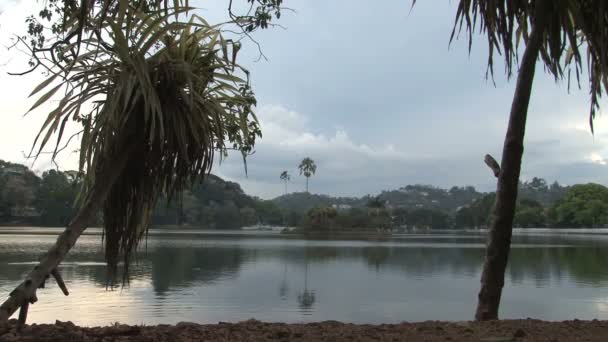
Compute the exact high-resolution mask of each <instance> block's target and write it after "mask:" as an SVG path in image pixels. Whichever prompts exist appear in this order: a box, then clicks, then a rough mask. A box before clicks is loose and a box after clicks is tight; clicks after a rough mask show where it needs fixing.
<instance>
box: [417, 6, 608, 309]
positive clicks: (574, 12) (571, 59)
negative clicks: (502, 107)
mask: <svg viewBox="0 0 608 342" xmlns="http://www.w3.org/2000/svg"><path fill="white" fill-rule="evenodd" d="M415 2H416V1H415V0H414V3H415ZM463 27H464V28H465V30H466V32H467V33H468V38H469V51H470V46H471V43H472V39H473V34H474V33H475V30H476V29H479V30H480V31H481V32H483V33H485V34H486V35H487V39H488V48H489V58H488V72H489V73H490V75H492V73H493V57H494V52H496V51H498V52H499V54H500V55H502V56H503V57H504V59H505V67H506V73H507V75H508V76H511V74H512V67H513V64H514V63H515V66H519V70H518V76H517V84H516V88H515V94H514V96H513V102H512V105H511V112H510V115H509V123H508V128H507V132H506V136H505V140H504V145H503V152H502V161H501V164H498V163H497V162H496V160H494V158H492V157H491V156H489V155H486V164H488V166H490V168H491V169H492V171H493V172H494V175H495V176H496V177H497V178H498V181H497V186H496V202H495V205H494V210H493V215H492V224H491V227H490V232H489V235H488V241H487V249H486V256H485V262H484V268H483V273H482V277H481V289H480V292H479V302H478V305H477V311H476V314H475V318H476V319H477V320H489V319H497V318H498V307H499V304H500V298H501V294H502V288H503V285H504V273H505V269H506V266H507V261H508V258H509V250H510V244H511V234H512V226H513V218H514V214H515V203H516V200H517V184H518V181H519V175H520V170H521V161H522V155H523V151H524V144H523V142H524V133H525V128H526V117H527V114H528V104H529V102H530V96H531V93H532V83H533V80H534V74H535V67H536V62H537V60H538V59H539V58H540V59H541V61H542V62H543V64H544V66H545V70H546V71H548V72H549V73H550V74H551V75H552V76H554V77H555V79H556V80H561V79H564V78H565V77H567V78H568V82H570V71H571V70H572V69H574V70H575V72H576V77H577V81H579V86H580V79H579V78H580V75H581V73H582V72H583V61H585V62H586V65H587V70H586V71H587V72H586V74H587V75H588V77H589V86H590V94H591V99H590V102H591V108H590V113H589V123H590V127H591V132H592V133H593V119H594V117H595V113H596V111H597V110H598V109H599V99H600V97H601V95H602V94H606V92H607V89H608V30H606V27H608V6H606V4H605V1H604V0H588V1H580V0H564V1H553V0H525V1H485V0H460V1H459V4H458V9H457V13H456V20H455V24H454V29H453V31H452V37H451V38H450V41H451V40H452V39H453V38H454V36H455V33H456V31H457V30H458V31H460V29H462V28H463ZM521 40H523V42H524V43H525V49H523V56H522V58H521V59H520V58H519V56H518V53H519V51H522V50H519V49H518V47H519V43H520V41H521ZM581 50H582V51H583V53H584V52H585V51H586V53H587V56H586V58H583V56H582V54H581Z"/></svg>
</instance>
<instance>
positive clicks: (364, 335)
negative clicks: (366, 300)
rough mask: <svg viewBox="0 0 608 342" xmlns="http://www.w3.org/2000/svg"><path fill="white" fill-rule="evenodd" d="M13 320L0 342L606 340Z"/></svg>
mask: <svg viewBox="0 0 608 342" xmlns="http://www.w3.org/2000/svg"><path fill="white" fill-rule="evenodd" d="M15 328H16V327H15V323H14V321H13V322H11V324H10V325H9V326H5V327H3V328H0V341H32V342H33V341H36V342H38V341H42V342H44V341H57V342H59V341H103V342H106V341H150V342H152V341H153V342H156V341H163V342H164V341H167V342H173V341H486V342H501V341H518V342H519V341H522V342H523V341H608V321H597V320H594V321H579V320H574V321H565V322H545V321H539V320H532V319H527V320H505V321H495V322H421V323H401V324H381V325H367V324H363V325H358V324H344V323H339V322H333V321H327V322H320V323H309V324H284V323H262V322H259V321H254V320H250V321H246V322H240V323H234V324H232V323H219V324H211V325H199V324H194V323H179V324H177V325H158V326H127V325H115V326H110V327H95V328H81V327H77V326H75V325H74V324H72V323H71V322H57V323H56V324H39V325H38V324H32V325H29V326H26V327H24V328H23V331H22V332H21V333H17V332H16V329H15Z"/></svg>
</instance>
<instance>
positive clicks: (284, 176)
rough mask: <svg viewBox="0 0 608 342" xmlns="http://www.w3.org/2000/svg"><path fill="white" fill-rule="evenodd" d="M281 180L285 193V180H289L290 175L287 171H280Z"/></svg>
mask: <svg viewBox="0 0 608 342" xmlns="http://www.w3.org/2000/svg"><path fill="white" fill-rule="evenodd" d="M281 180H282V181H283V183H285V195H287V182H289V180H291V176H290V175H289V172H287V171H283V172H281Z"/></svg>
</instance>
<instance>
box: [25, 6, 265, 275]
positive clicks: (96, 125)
mask: <svg viewBox="0 0 608 342" xmlns="http://www.w3.org/2000/svg"><path fill="white" fill-rule="evenodd" d="M124 3H125V2H123V1H121V2H120V4H118V5H119V6H118V7H116V9H115V10H116V12H117V15H108V16H102V17H94V18H97V19H95V20H98V22H96V21H95V20H93V21H91V22H90V25H94V26H95V27H99V28H101V29H102V30H103V31H104V32H105V33H104V34H105V35H107V36H109V37H111V40H110V42H111V43H112V44H109V43H108V42H103V41H102V40H100V39H98V38H95V37H91V38H83V39H82V41H81V43H80V44H82V43H83V42H84V43H85V45H81V46H86V50H85V51H82V52H81V53H80V54H78V56H77V57H76V58H70V57H65V59H64V60H63V61H61V63H62V64H63V65H60V66H59V69H61V70H62V71H57V72H56V74H54V75H52V76H51V77H50V78H49V79H47V80H46V81H45V82H43V83H42V84H41V85H39V86H38V87H36V88H35V89H34V91H33V94H35V93H38V92H40V91H42V90H43V89H46V88H50V89H51V90H49V91H47V92H46V93H45V94H44V95H42V96H41V97H40V98H39V100H38V101H37V102H36V103H35V105H34V107H37V106H38V105H40V104H42V103H45V102H48V101H49V100H50V99H51V98H52V97H53V95H54V94H56V93H57V92H58V91H59V90H64V94H65V95H64V97H63V98H62V99H61V100H60V102H59V105H58V106H57V108H55V109H54V110H53V111H51V113H49V115H48V117H47V120H46V122H45V123H44V125H43V127H42V129H41V131H40V133H39V136H40V137H42V140H38V139H37V141H36V142H35V146H37V147H38V148H39V150H42V148H44V146H45V145H46V144H47V143H48V140H49V138H50V137H51V136H52V135H53V134H57V145H58V144H59V143H60V141H62V136H63V130H64V126H65V125H66V122H67V121H68V119H74V120H75V121H77V122H78V123H80V124H81V125H82V127H83V134H82V139H81V147H80V171H81V172H84V173H85V174H86V181H85V182H84V184H85V189H84V191H85V192H86V191H88V190H89V189H92V187H93V185H94V184H95V182H96V179H99V177H104V175H103V173H102V172H101V171H100V170H102V169H104V168H102V167H101V165H106V167H107V165H111V163H112V160H115V159H116V157H117V156H119V155H121V154H122V153H125V151H135V152H134V153H132V155H131V156H130V161H129V162H128V163H127V166H126V168H125V169H124V171H122V176H121V177H120V179H119V180H118V181H117V183H115V184H113V185H112V186H111V190H110V195H109V197H108V199H107V200H106V202H105V204H104V206H103V218H104V244H105V256H106V261H107V263H108V265H109V269H110V273H111V275H112V279H113V276H114V274H115V273H116V267H117V265H118V263H119V261H122V262H124V272H123V277H125V276H126V275H127V274H128V267H129V262H130V260H131V253H132V251H133V250H135V249H136V247H137V245H138V242H139V241H140V240H141V239H142V237H143V236H145V233H146V232H147V228H148V225H149V219H150V215H151V212H152V210H153V208H154V207H155V205H156V202H157V200H158V198H159V196H161V195H162V196H163V197H166V198H168V199H171V198H172V197H174V196H175V194H177V193H179V192H181V191H182V190H183V189H184V188H185V187H187V186H188V185H189V184H191V183H193V182H196V181H198V180H200V179H201V177H204V176H205V175H206V174H208V173H209V171H210V170H211V166H212V164H213V160H214V158H215V156H216V153H219V154H220V156H223V155H225V154H226V151H227V149H229V148H230V149H233V148H234V149H237V150H240V151H242V152H243V154H244V155H246V154H248V153H250V152H251V151H252V149H253V146H254V144H255V140H256V138H257V137H259V136H260V129H259V125H258V122H257V119H256V117H255V115H254V113H253V107H254V106H255V104H256V101H255V97H254V95H253V92H252V90H251V87H250V85H249V80H248V79H247V78H248V73H247V72H246V70H244V69H242V68H241V67H239V66H238V65H237V64H235V63H234V58H232V56H234V55H235V54H236V52H235V51H238V48H239V47H238V46H235V45H234V44H233V43H231V42H230V41H226V40H224V39H221V35H220V32H219V29H218V28H216V27H212V26H210V25H209V24H207V23H206V22H204V21H200V20H195V19H193V20H190V21H189V22H181V21H178V20H170V16H173V15H178V14H179V13H181V12H183V11H185V9H184V8H177V9H172V10H168V11H162V10H158V11H141V10H140V9H138V8H136V7H133V6H126V5H125V4H124ZM229 50H231V51H230V52H232V55H231V58H227V56H228V53H229ZM57 75H61V77H60V78H58V77H57ZM59 79H60V80H61V81H60V82H59V83H58V84H55V83H56V82H57V80H59ZM128 146H129V147H132V148H130V149H127V148H126V147H128ZM124 279H126V278H123V280H124Z"/></svg>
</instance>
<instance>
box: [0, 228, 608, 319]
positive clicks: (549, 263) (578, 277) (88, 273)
mask: <svg viewBox="0 0 608 342" xmlns="http://www.w3.org/2000/svg"><path fill="white" fill-rule="evenodd" d="M1 237H2V239H1V240H0V295H3V296H5V295H6V294H7V293H8V291H9V290H10V289H11V288H12V286H14V285H15V284H16V283H18V282H19V281H21V280H22V278H23V276H24V275H25V274H26V273H27V272H28V271H29V270H30V269H31V267H32V263H33V262H34V261H35V260H37V258H38V256H39V255H40V254H41V253H42V252H44V251H45V250H46V249H47V248H48V246H49V245H50V244H52V243H53V241H54V237H52V236H48V237H47V236H37V235H29V236H28V235H2V236H1ZM606 246H607V239H606V238H605V237H597V236H595V237H589V236H587V237H582V236H577V235H572V236H553V235H552V236H534V235H525V236H516V237H515V238H514V248H513V249H512V251H511V257H510V263H509V267H508V271H507V287H510V288H509V289H508V290H507V291H506V293H507V295H508V296H512V297H511V300H510V303H515V302H517V303H520V302H518V301H524V302H525V303H524V304H521V303H520V306H521V305H523V306H521V307H515V306H514V307H512V308H510V307H509V306H508V305H507V306H506V309H505V310H510V311H507V313H509V312H511V313H513V315H515V316H517V315H519V314H521V312H532V313H534V312H536V313H537V314H536V317H539V316H542V317H539V318H543V317H544V318H551V317H554V316H552V315H555V317H560V318H562V317H563V318H564V319H565V318H574V317H575V316H572V317H570V316H568V315H569V314H572V313H571V311H566V310H567V309H565V308H569V309H572V308H573V306H572V304H568V303H566V304H565V303H561V304H560V303H557V304H555V305H561V308H562V309H559V308H558V309H557V310H558V311H557V313H554V312H552V311H555V310H556V309H555V308H549V307H548V306H547V304H546V303H545V302H547V301H550V300H552V301H554V300H555V298H556V296H557V297H560V298H561V299H563V300H566V299H568V298H576V300H577V302H576V303H577V304H576V305H579V306H580V307H579V308H578V309H577V310H579V311H578V312H577V314H578V315H579V316H581V315H582V316H583V317H584V315H585V314H588V315H590V316H591V317H597V316H601V315H602V314H603V313H604V311H603V309H602V308H606V305H604V306H602V305H599V304H596V303H597V302H598V300H599V299H598V297H599V295H600V294H599V293H597V290H593V289H597V288H598V287H603V286H606V285H608V272H607V271H606V267H605V265H606V264H607V263H608V249H606ZM483 255H484V249H483V236H480V235H463V236H460V235H439V236H438V235H435V236H433V235H428V236H421V235H416V236H412V238H411V239H408V238H401V239H398V240H393V241H386V242H361V241H303V240H292V239H278V238H268V237H263V238H251V237H246V238H244V237H239V236H232V237H214V236H210V235H205V236H204V237H197V238H193V237H178V238H176V237H171V238H166V237H163V238H161V237H151V238H150V240H149V241H148V247H147V250H144V251H140V253H138V263H137V265H135V266H134V267H132V269H131V270H132V273H131V278H130V280H131V287H130V288H128V289H124V290H121V291H116V294H112V293H110V294H105V292H104V289H105V286H106V269H105V266H104V264H103V255H102V253H101V244H100V241H99V237H97V236H84V237H83V238H82V240H81V241H80V242H79V245H78V247H77V248H76V249H75V250H74V251H73V253H71V254H70V256H69V258H68V259H67V260H66V262H65V263H64V264H63V265H62V269H63V271H62V272H63V273H64V277H65V278H66V280H67V281H68V286H72V288H73V290H74V292H76V293H78V291H79V290H82V291H83V292H87V291H89V292H95V293H97V294H96V296H102V295H103V296H104V298H106V302H103V303H101V304H100V303H95V305H96V306H97V305H102V306H103V305H107V306H112V305H113V307H112V308H114V309H116V308H119V307H120V306H122V307H124V305H125V304H124V302H125V301H128V303H129V306H131V307H132V309H133V310H132V312H131V313H130V315H135V317H134V318H133V321H132V322H135V323H138V324H139V323H142V322H144V323H155V322H165V323H166V322H172V320H185V319H189V320H194V321H201V320H210V321H217V320H228V321H229V320H240V319H248V318H251V317H256V318H258V319H266V320H274V321H299V320H320V319H339V320H347V321H358V322H374V321H378V322H382V321H394V320H397V321H398V320H400V319H409V320H421V319H432V318H434V319H462V315H463V314H465V315H467V316H466V317H468V315H469V314H470V311H471V310H472V308H471V306H472V305H473V304H472V302H473V301H474V298H475V297H474V296H475V291H476V290H477V287H478V276H479V272H480V270H481V267H482V263H483ZM74 287H75V288H74ZM79 287H80V288H79ZM536 288H538V289H543V291H542V292H540V293H534V292H533V289H536ZM518 289H521V290H518ZM524 290H525V291H524ZM588 290H589V291H588ZM594 291H595V292H594ZM56 292H57V291H54V292H51V291H49V292H48V294H49V295H50V296H57V298H55V297H51V299H50V302H49V303H51V304H55V303H59V304H61V303H62V301H63V300H64V299H62V297H60V294H59V293H56ZM45 294H46V293H45ZM277 294H278V295H277ZM532 294H533V295H532ZM530 296H532V297H531V299H530V298H528V297H530ZM543 296H545V297H543ZM562 297H563V298H562ZM53 300H55V301H56V302H53ZM118 300H120V301H122V302H120V303H118ZM41 302H44V301H41ZM89 304H90V302H89ZM84 305H86V303H85V304H84ZM450 305H452V306H450ZM38 307H40V306H37V308H38ZM51 307H52V306H51V305H49V310H51ZM55 307H56V306H55ZM137 308H139V309H137ZM41 310H44V306H43V307H42V309H41ZM117 310H118V309H117ZM535 310H536V311H535ZM560 310H561V311H560ZM585 310H586V311H585ZM594 310H595V311H594ZM598 310H599V311H598ZM607 310H608V309H607ZM108 312H113V311H111V310H110V311H108ZM133 312H137V313H136V314H134V313H133ZM572 312H574V311H572ZM605 313H606V315H607V316H608V311H607V312H605ZM85 315H86V314H85ZM442 315H444V316H442ZM530 315H531V316H533V315H532V314H530ZM543 315H545V316H543ZM560 315H561V316H560ZM91 316H95V314H94V313H92V314H91ZM53 317H54V318H56V317H55V316H53ZM96 317H97V318H98V317H99V314H98V315H96ZM130 317H131V316H125V319H127V320H129V319H131V318H130ZM54 318H53V319H54ZM83 319H84V318H83ZM102 323H105V321H104V322H102ZM108 323H111V322H108Z"/></svg>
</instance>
